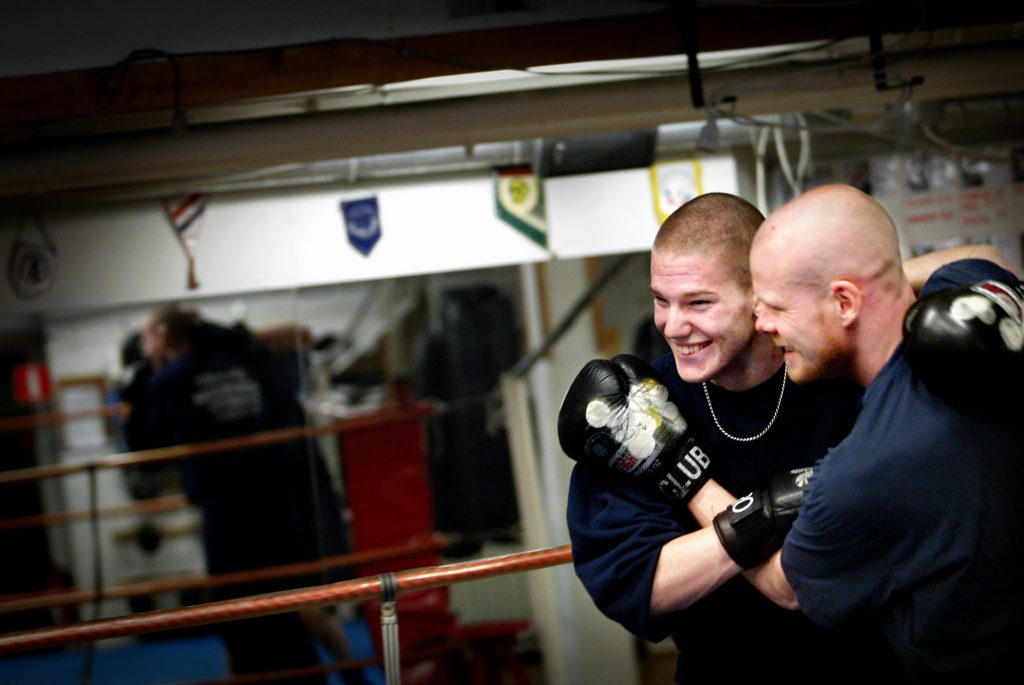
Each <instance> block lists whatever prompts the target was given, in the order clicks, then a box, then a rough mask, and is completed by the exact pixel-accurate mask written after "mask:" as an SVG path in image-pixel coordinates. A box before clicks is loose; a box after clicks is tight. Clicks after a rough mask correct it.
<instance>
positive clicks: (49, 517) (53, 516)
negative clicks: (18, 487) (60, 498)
mask: <svg viewBox="0 0 1024 685" xmlns="http://www.w3.org/2000/svg"><path fill="white" fill-rule="evenodd" d="M190 506H192V505H191V504H189V501H188V499H186V498H185V496H184V495H167V496H165V497H152V498H150V499H144V500H139V501H138V502H132V503H131V504H125V505H122V506H119V507H107V508H105V509H97V510H96V516H98V517H99V518H112V517H118V516H131V515H133V514H159V513H163V512H167V511H179V510H181V509H187V508H188V507H190ZM92 515H93V513H92V512H91V511H55V512H50V513H47V514H32V515H30V516H14V517H11V518H4V519H0V530H13V529H17V528H42V527H45V526H60V525H65V524H69V523H78V522H80V521H87V520H89V518H90V517H91V516H92Z"/></svg>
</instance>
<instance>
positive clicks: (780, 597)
mask: <svg viewBox="0 0 1024 685" xmlns="http://www.w3.org/2000/svg"><path fill="white" fill-rule="evenodd" d="M735 501H736V498H735V497H734V496H733V495H732V493H730V492H729V491H728V490H726V489H725V488H723V487H722V486H721V485H719V484H718V483H717V482H716V481H715V480H714V479H711V480H709V481H708V482H707V483H705V485H704V486H703V487H702V488H701V489H700V490H699V491H698V492H697V493H696V494H695V495H694V496H693V498H692V499H691V500H690V502H689V503H688V507H689V510H690V513H691V514H692V515H693V517H694V519H695V520H696V521H697V523H698V524H699V525H700V526H701V528H702V530H701V531H699V532H701V533H705V532H707V533H711V532H713V529H712V527H711V526H712V522H713V520H714V518H715V516H716V515H717V514H718V513H719V512H721V511H723V510H725V509H726V508H728V507H729V506H731V505H732V503H733V502H735ZM691 535H696V533H691ZM684 537H689V536H684ZM711 537H712V538H713V539H711V540H710V541H706V544H708V545H710V546H712V547H714V548H715V549H711V550H708V549H703V550H702V553H703V554H704V555H705V556H704V557H702V560H701V562H700V563H701V565H703V568H704V571H705V572H706V573H708V574H709V578H708V579H703V580H702V581H701V580H691V582H693V583H694V586H695V587H704V586H708V585H709V584H710V583H709V581H710V580H711V579H714V580H715V581H716V584H715V585H713V586H711V587H710V588H709V589H707V590H706V591H705V592H704V594H707V593H708V592H710V591H711V590H712V589H714V588H715V587H717V586H718V585H720V584H721V583H723V582H725V581H726V580H728V579H729V578H731V577H732V576H734V575H735V574H737V573H742V575H743V576H744V577H745V578H746V579H747V580H748V581H749V582H750V583H751V584H752V585H753V586H754V587H755V588H757V590H758V591H759V592H761V594H763V595H764V596H765V597H767V598H768V599H770V600H771V601H773V602H775V603H776V604H778V605H779V606H781V607H783V608H786V609H798V608H799V605H798V604H797V600H796V595H795V594H794V592H793V588H791V587H790V585H789V582H788V581H787V580H786V576H785V574H784V573H783V572H782V564H781V562H780V554H779V553H778V552H776V553H775V554H773V555H772V557H771V558H770V559H769V560H768V561H766V562H765V563H764V564H761V565H760V566H756V567H754V568H752V569H749V570H747V571H744V570H743V569H742V568H740V566H739V565H738V564H736V562H734V561H733V560H732V559H731V558H730V557H729V555H728V553H726V551H725V548H723V547H722V545H721V542H720V541H719V540H718V536H717V535H712V536H711ZM678 539H681V538H677V540H678ZM673 542H676V541H673ZM671 544H672V543H669V545H671ZM666 547H668V545H666ZM684 549H685V548H683V547H682V545H680V546H679V547H678V548H674V549H673V550H670V553H669V554H668V555H667V556H666V554H665V548H662V559H661V560H659V562H658V568H659V571H660V570H661V567H662V564H663V563H665V562H666V561H668V562H670V563H679V564H684V565H685V564H686V560H687V558H686V557H685V556H684V555H683V554H682V553H681V552H682V551H683V550H684ZM694 549H697V548H696V547H694ZM690 558H691V559H693V558H694V557H690ZM690 570H691V571H693V570H695V569H692V568H691V569H690ZM676 573H677V574H678V575H676V576H675V577H674V578H672V580H671V581H669V582H665V583H664V586H665V588H663V592H664V597H665V598H670V599H672V600H676V601H678V600H680V599H684V598H686V597H687V593H685V592H681V591H680V590H679V589H678V588H676V589H674V590H672V589H668V588H673V587H674V586H675V585H676V584H677V583H681V582H683V580H682V579H683V577H684V573H679V572H678V571H677V572H676ZM665 577H666V578H670V577H672V576H669V574H667V573H666V575H665ZM657 581H658V575H657V574H655V590H657V589H659V588H658V582H657ZM690 594H696V593H690ZM704 594H701V595H700V596H697V597H693V598H692V599H690V601H689V602H687V604H686V605H687V606H688V605H689V604H691V603H692V602H694V601H696V600H697V599H699V598H700V597H703V596H704ZM655 597H656V595H655V593H654V592H652V593H651V607H652V611H653V609H654V605H655ZM675 608H676V609H678V608H683V607H679V606H677V607H675Z"/></svg>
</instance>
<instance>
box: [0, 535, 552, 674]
mask: <svg viewBox="0 0 1024 685" xmlns="http://www.w3.org/2000/svg"><path fill="white" fill-rule="evenodd" d="M571 561H572V550H571V548H570V546H569V545H564V546H561V547H549V548H545V549H538V550H531V551H526V552H517V553H513V554H505V555H501V556H496V557H488V558H485V559H477V560H473V561H465V562H458V563H453V564H443V565H440V566H430V567H425V568H421V569H409V570H405V571H397V572H394V573H393V574H390V575H393V580H394V589H395V593H396V594H401V593H402V592H406V591H411V590H427V589H431V588H438V587H443V586H446V585H453V584H455V583H462V582H466V581H470V580H478V579H481V578H489V577H492V576H498V575H505V574H509V573H518V572H522V571H532V570H537V569H541V568H546V567H548V566H556V565H560V564H566V563H569V562H571ZM384 575H388V574H384ZM384 584H385V580H384V578H383V575H378V576H369V577H365V578H356V579H354V580H345V581H341V582H338V583H331V584H328V585H320V586H314V587H310V588H303V589H300V590H286V591H283V592H275V593H269V594H265V595H256V596H253V597H242V598H239V599H230V600H224V601H220V602H211V603H208V604H201V605H197V606H192V607H184V608H180V609H167V610H163V611H151V612H147V613H143V614H135V615H132V616H122V617H117V618H109V619H97V620H92V621H86V622H84V623H79V624H76V625H73V626H62V627H51V628H37V629H34V630H26V631H20V632H14V633H7V634H6V635H0V656H2V655H7V654H13V653H16V652H24V651H29V650H33V649H45V648H49V647H58V646H62V645H68V644H73V643H78V642H90V641H94V640H105V639H110V638H115V637H126V636H132V635H141V634H143V633H152V632H158V631H161V630H169V629H171V628H175V629H177V628H186V627H192V626H199V625H206V624H210V623H222V622H225V621H235V620H239V619H244V618H254V617H256V616H267V615H270V614H280V613H286V612H291V611H297V610H299V609H305V608H315V607H323V606H328V605H332V604H340V603H344V602H353V601H358V600H364V599H372V598H375V597H379V596H380V595H381V594H382V591H383V589H384Z"/></svg>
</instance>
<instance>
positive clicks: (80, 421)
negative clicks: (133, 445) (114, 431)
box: [57, 376, 110, 449]
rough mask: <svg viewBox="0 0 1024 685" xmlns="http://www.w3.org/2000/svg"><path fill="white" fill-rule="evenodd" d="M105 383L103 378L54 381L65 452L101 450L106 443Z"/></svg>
mask: <svg viewBox="0 0 1024 685" xmlns="http://www.w3.org/2000/svg"><path fill="white" fill-rule="evenodd" d="M106 394H107V381H106V379H105V378H104V377H103V376H78V377H72V378H62V379H60V380H58V381H57V401H58V402H59V406H60V410H61V412H62V413H64V414H65V420H64V424H63V437H64V445H65V446H66V447H68V448H69V449H91V448H95V447H102V446H103V445H106V444H107V443H108V442H109V441H110V434H109V430H110V429H109V424H108V423H107V421H105V420H104V411H103V410H104V402H105V398H106Z"/></svg>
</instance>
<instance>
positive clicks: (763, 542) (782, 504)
mask: <svg viewBox="0 0 1024 685" xmlns="http://www.w3.org/2000/svg"><path fill="white" fill-rule="evenodd" d="M813 473H814V472H813V470H812V469H810V468H805V469H794V470H792V471H786V472H784V473H780V474H778V475H776V476H774V477H773V478H772V480H771V483H770V484H769V485H768V487H767V488H766V489H765V490H760V491H758V492H752V493H750V494H749V495H747V496H746V497H740V498H739V499H738V500H736V501H735V502H733V503H732V505H731V506H730V507H729V508H728V509H725V510H724V511H722V512H720V513H719V514H718V515H717V516H715V518H714V525H715V532H716V533H718V539H719V540H720V541H721V542H722V547H724V548H725V551H726V552H728V554H729V556H730V557H732V560H733V561H735V562H736V563H737V564H739V565H740V566H742V567H743V568H753V567H755V566H757V565H758V564H760V563H762V562H763V561H765V560H766V559H767V558H768V557H770V556H771V555H772V554H773V553H774V552H775V551H776V550H777V549H779V548H780V547H782V540H783V539H784V538H785V537H786V533H788V532H789V529H790V528H791V527H792V526H793V521H795V520H796V516H797V514H798V513H799V511H800V505H801V504H803V501H804V487H805V486H806V485H807V483H808V481H810V479H811V476H812V475H813Z"/></svg>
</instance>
